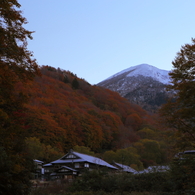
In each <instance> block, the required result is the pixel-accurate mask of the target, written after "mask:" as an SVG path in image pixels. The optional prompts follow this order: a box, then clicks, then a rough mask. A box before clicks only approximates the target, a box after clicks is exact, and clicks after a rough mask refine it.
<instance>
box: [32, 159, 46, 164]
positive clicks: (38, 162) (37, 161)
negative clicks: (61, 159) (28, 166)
mask: <svg viewBox="0 0 195 195" xmlns="http://www.w3.org/2000/svg"><path fill="white" fill-rule="evenodd" d="M33 161H34V162H35V163H37V164H43V163H44V162H43V161H40V160H37V159H34V160H33Z"/></svg>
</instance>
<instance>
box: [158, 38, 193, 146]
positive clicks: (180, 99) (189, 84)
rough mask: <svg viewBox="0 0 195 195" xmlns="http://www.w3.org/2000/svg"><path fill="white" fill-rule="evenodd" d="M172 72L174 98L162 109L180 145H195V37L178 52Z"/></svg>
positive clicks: (171, 87) (171, 85)
mask: <svg viewBox="0 0 195 195" xmlns="http://www.w3.org/2000/svg"><path fill="white" fill-rule="evenodd" d="M172 64H173V70H172V71H171V73H170V77H171V84H170V85H169V87H168V90H173V91H174V96H173V97H172V99H171V100H170V101H169V102H168V103H167V104H165V105H164V106H163V107H162V109H161V111H160V112H161V114H162V115H163V116H164V117H165V120H166V124H168V126H169V127H170V128H172V129H174V130H175V132H176V134H175V135H176V139H177V141H176V142H177V143H178V145H177V146H178V147H179V148H180V149H181V148H182V149H184V148H194V147H195V93H194V91H195V39H192V43H191V44H185V45H184V46H182V47H181V50H180V51H179V52H178V53H177V55H176V57H175V59H174V61H173V62H172Z"/></svg>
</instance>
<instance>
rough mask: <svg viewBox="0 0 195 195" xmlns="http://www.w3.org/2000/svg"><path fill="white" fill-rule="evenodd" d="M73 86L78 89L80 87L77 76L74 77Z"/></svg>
mask: <svg viewBox="0 0 195 195" xmlns="http://www.w3.org/2000/svg"><path fill="white" fill-rule="evenodd" d="M72 88H73V89H78V88H79V82H78V80H77V79H76V78H74V79H73V81H72Z"/></svg>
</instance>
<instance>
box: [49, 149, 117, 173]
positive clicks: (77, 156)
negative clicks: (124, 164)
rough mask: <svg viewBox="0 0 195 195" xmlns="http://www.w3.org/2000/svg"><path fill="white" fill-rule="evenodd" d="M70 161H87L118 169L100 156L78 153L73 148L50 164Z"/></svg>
mask: <svg viewBox="0 0 195 195" xmlns="http://www.w3.org/2000/svg"><path fill="white" fill-rule="evenodd" d="M69 155H73V156H74V157H73V158H68V156H69ZM71 162H72V163H75V162H88V163H92V164H96V165H101V166H105V167H108V168H112V169H118V168H116V167H114V166H112V165H111V164H109V163H107V162H105V161H104V160H102V159H100V158H97V157H94V156H90V155H87V154H82V153H78V152H75V151H73V150H70V151H69V153H67V154H66V155H65V156H63V157H61V158H60V159H58V160H55V161H53V162H51V164H63V163H71Z"/></svg>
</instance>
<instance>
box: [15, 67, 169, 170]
mask: <svg viewBox="0 0 195 195" xmlns="http://www.w3.org/2000/svg"><path fill="white" fill-rule="evenodd" d="M40 71H41V74H42V75H41V76H37V77H36V78H35V79H34V81H33V82H32V83H31V84H29V86H28V87H26V88H24V86H23V85H18V88H20V89H22V88H23V89H22V90H25V92H26V93H28V94H29V97H30V102H29V103H28V104H26V105H25V107H26V113H25V124H26V127H27V129H28V133H29V137H28V138H27V139H26V142H27V143H28V145H29V148H30V150H31V151H34V152H31V153H33V155H34V156H33V157H34V158H39V159H41V160H45V161H49V160H55V159H54V158H56V157H57V156H58V157H60V155H62V154H64V153H66V152H67V151H68V150H69V149H71V148H73V147H74V146H76V145H77V146H84V147H87V148H89V149H90V150H92V151H93V152H95V153H98V154H99V155H101V156H102V157H103V156H104V158H105V159H106V160H107V161H112V160H114V159H117V160H118V161H120V162H123V163H127V164H128V165H130V164H135V167H137V166H138V167H142V165H144V166H148V165H151V164H161V163H165V162H166V161H167V158H168V155H167V148H168V145H169V143H167V142H168V139H167V135H166V132H165V131H164V130H162V128H161V129H160V126H159V124H157V118H155V116H151V115H149V114H147V112H146V111H145V110H143V109H142V108H141V107H139V106H138V105H135V104H131V103H130V102H129V101H128V100H126V99H125V98H122V97H121V96H120V95H119V94H118V93H116V92H113V91H110V90H108V89H104V88H101V87H98V86H95V85H94V86H92V85H90V84H89V83H87V82H86V81H85V80H84V79H80V78H78V77H77V76H76V75H75V74H73V73H71V72H69V71H64V70H61V69H59V68H58V69H55V68H53V67H50V66H42V67H41V68H40ZM157 126H158V128H157ZM38 145H39V146H40V147H39V149H37V148H38ZM43 148H44V149H43ZM41 149H42V151H43V152H42V154H40V151H41ZM46 150H47V151H48V150H49V151H50V153H51V155H50V156H48V155H49V154H48V153H47V154H48V155H47V156H46V155H44V153H45V152H44V151H46ZM125 150H127V151H128V152H126V151H125ZM35 151H37V152H35ZM38 151H39V152H38ZM125 152H126V153H125ZM38 153H39V155H38ZM116 154H118V155H116ZM130 154H131V156H132V158H131V159H130V158H127V157H126V158H125V159H124V156H130ZM113 158H114V159H113ZM122 158H123V160H122ZM132 159H134V160H132Z"/></svg>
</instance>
